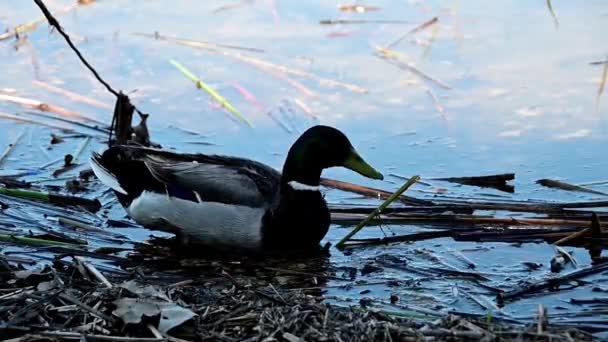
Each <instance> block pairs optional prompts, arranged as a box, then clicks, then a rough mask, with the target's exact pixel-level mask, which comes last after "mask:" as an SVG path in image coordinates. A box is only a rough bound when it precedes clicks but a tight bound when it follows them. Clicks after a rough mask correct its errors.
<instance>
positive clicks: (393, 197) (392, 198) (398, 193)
mask: <svg viewBox="0 0 608 342" xmlns="http://www.w3.org/2000/svg"><path fill="white" fill-rule="evenodd" d="M419 180H420V176H413V177H412V178H410V179H409V180H408V181H407V182H406V183H405V184H403V186H401V188H399V190H397V191H395V193H393V194H392V195H391V196H390V197H389V198H387V199H386V201H384V203H382V204H380V206H379V207H378V208H376V210H374V211H373V212H372V213H371V214H369V216H367V217H366V218H365V219H364V220H363V221H361V222H359V224H358V225H357V226H356V227H355V229H353V230H352V231H351V232H350V233H348V234H347V235H346V236H345V237H344V238H343V239H342V240H340V242H338V243H337V244H336V248H338V249H342V248H343V247H344V244H345V243H346V242H347V241H348V240H349V239H350V238H352V237H353V236H354V235H355V234H357V233H358V232H359V231H360V230H361V229H363V227H365V225H366V224H368V223H369V222H370V221H371V220H372V219H373V218H374V217H376V216H378V215H380V214H381V213H382V212H383V211H384V209H386V207H388V206H389V205H390V204H391V203H393V201H395V200H396V199H397V197H399V196H401V194H402V193H404V192H405V191H406V190H407V189H409V187H410V186H412V185H414V184H415V183H416V182H417V181H419Z"/></svg>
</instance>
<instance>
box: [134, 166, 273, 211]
mask: <svg viewBox="0 0 608 342" xmlns="http://www.w3.org/2000/svg"><path fill="white" fill-rule="evenodd" d="M214 158H215V159H216V160H214V161H215V162H216V163H209V162H207V163H203V162H201V161H196V160H195V161H192V162H177V163H161V162H158V161H155V160H154V158H148V159H146V160H145V162H144V163H145V165H146V167H147V169H148V170H149V171H150V173H151V174H152V176H154V178H155V179H157V180H158V181H159V182H162V183H163V184H165V185H166V187H167V191H168V192H169V193H170V195H172V196H175V197H182V198H184V197H185V199H194V200H196V201H204V202H220V203H226V204H236V205H246V206H249V207H270V206H271V205H273V204H274V203H275V201H276V199H277V197H278V190H279V184H280V179H281V177H280V173H279V172H278V171H276V170H274V169H272V168H270V167H268V166H266V165H262V164H259V163H256V162H253V161H248V160H235V158H229V159H225V160H223V161H224V163H219V162H221V161H222V159H221V158H220V159H219V160H218V159H217V158H218V157H217V156H214Z"/></svg>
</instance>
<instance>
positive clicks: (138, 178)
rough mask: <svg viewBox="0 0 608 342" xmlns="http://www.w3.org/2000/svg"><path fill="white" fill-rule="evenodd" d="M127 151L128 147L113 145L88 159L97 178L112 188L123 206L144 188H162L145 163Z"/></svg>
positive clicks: (137, 195) (149, 189)
mask: <svg viewBox="0 0 608 342" xmlns="http://www.w3.org/2000/svg"><path fill="white" fill-rule="evenodd" d="M129 152H130V151H129V150H128V149H123V148H121V147H120V146H114V147H111V148H109V149H108V150H106V151H105V152H104V153H103V154H101V155H100V154H98V153H93V155H92V156H91V160H90V164H91V168H92V169H93V172H94V173H95V175H96V176H97V178H99V180H100V181H101V182H102V183H103V184H104V185H106V186H108V187H110V188H111V189H112V190H114V192H115V193H116V196H117V197H118V200H119V201H120V203H121V204H122V205H123V206H128V205H129V204H130V203H131V201H133V200H134V199H135V198H137V197H139V195H141V193H142V192H143V191H144V190H148V191H157V192H162V191H163V188H164V186H163V185H162V184H161V183H160V182H159V181H158V180H156V179H155V178H154V176H153V175H152V174H151V173H150V171H149V170H148V168H147V167H146V165H145V163H144V162H143V161H142V160H139V159H137V158H136V157H135V156H132V155H130V153H129ZM134 157H135V158H134Z"/></svg>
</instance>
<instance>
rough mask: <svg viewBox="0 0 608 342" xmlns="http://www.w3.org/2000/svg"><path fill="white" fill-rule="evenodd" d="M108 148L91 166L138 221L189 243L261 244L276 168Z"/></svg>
mask: <svg viewBox="0 0 608 342" xmlns="http://www.w3.org/2000/svg"><path fill="white" fill-rule="evenodd" d="M108 151H113V153H111V154H110V155H108V153H107V152H106V153H105V154H104V156H103V157H102V156H100V155H97V154H95V155H94V156H93V158H92V159H91V165H92V168H93V171H94V172H95V174H96V175H97V177H98V178H99V179H100V180H101V181H102V182H103V183H104V184H105V185H107V186H109V187H111V188H112V189H113V190H115V192H116V194H117V196H118V198H119V200H120V202H121V203H122V204H123V206H124V207H125V209H126V211H127V212H128V214H129V216H130V217H131V218H133V219H134V220H135V221H136V222H138V223H139V224H141V225H143V226H146V227H149V228H150V229H156V230H161V231H166V232H170V233H174V234H176V235H177V236H178V237H179V238H180V239H181V240H182V241H183V242H187V243H188V244H190V245H212V246H213V247H214V248H220V249H227V248H235V247H238V248H239V249H246V250H254V251H255V250H260V249H261V248H262V226H263V220H264V217H265V216H266V215H268V214H269V213H270V212H272V211H273V210H274V209H275V208H276V206H277V205H278V203H279V202H280V198H281V191H280V181H281V174H280V172H278V171H277V170H275V169H273V168H271V167H269V166H267V165H264V164H261V163H258V162H255V161H253V160H249V159H242V158H234V157H225V156H207V155H196V154H192V155H185V154H174V153H170V152H165V151H161V150H156V149H149V148H141V147H126V146H121V147H120V148H118V147H117V148H114V149H113V150H112V149H111V150H108ZM112 159H115V160H114V161H115V162H116V163H117V164H119V165H120V168H116V167H112V165H113V163H112V161H113V160H112ZM317 190H318V188H317ZM302 191H310V189H309V190H302Z"/></svg>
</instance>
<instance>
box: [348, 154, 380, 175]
mask: <svg viewBox="0 0 608 342" xmlns="http://www.w3.org/2000/svg"><path fill="white" fill-rule="evenodd" d="M342 165H343V166H344V167H345V168H347V169H350V170H353V171H355V172H357V173H358V174H360V175H362V176H365V177H368V178H372V179H384V176H382V174H381V173H380V172H378V171H376V169H374V168H373V167H372V166H371V165H369V164H368V163H366V162H365V160H363V158H361V156H360V155H359V153H357V151H355V149H352V150H351V151H350V155H349V156H348V158H346V160H345V161H344V163H343V164H342Z"/></svg>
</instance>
